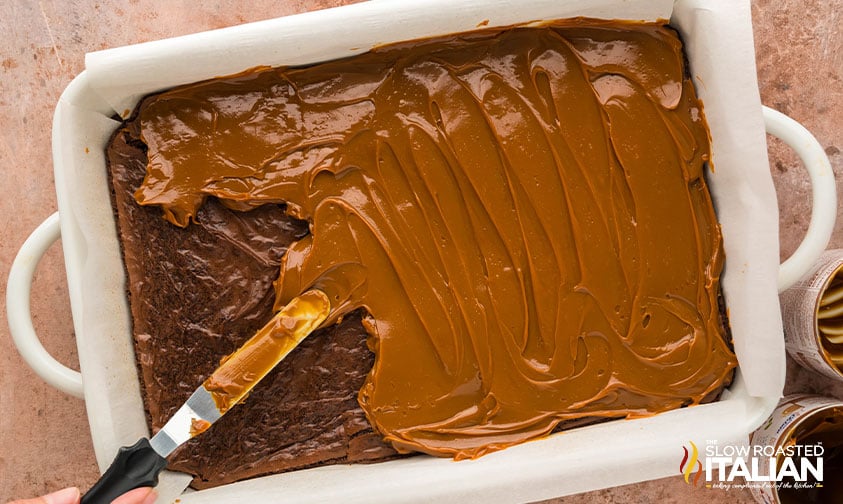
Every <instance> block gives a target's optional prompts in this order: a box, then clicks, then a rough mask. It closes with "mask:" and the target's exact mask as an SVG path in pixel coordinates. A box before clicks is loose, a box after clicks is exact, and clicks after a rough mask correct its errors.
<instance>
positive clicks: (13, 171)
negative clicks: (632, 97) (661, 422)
mask: <svg viewBox="0 0 843 504" xmlns="http://www.w3.org/2000/svg"><path fill="white" fill-rule="evenodd" d="M343 3H351V2H348V1H343V0H284V1H279V2H270V1H263V0H261V1H255V2H249V8H248V10H244V9H243V8H242V4H241V3H240V2H237V1H236V0H217V1H213V2H201V3H200V2H190V1H187V0H175V1H174V0H119V1H114V2H104V1H97V0H67V1H58V0H52V1H49V0H6V1H3V2H0V26H2V31H1V32H0V33H2V35H3V36H2V37H0V125H2V130H0V187H2V188H3V193H4V198H3V199H2V201H0V215H3V216H4V224H3V225H2V226H0V279H2V282H0V283H2V286H0V290H2V294H3V298H4V299H5V286H6V278H7V277H8V271H9V266H10V264H11V261H12V259H13V258H14V255H15V253H16V252H17V250H18V248H19V247H20V245H21V243H22V242H23V240H24V239H25V238H26V236H27V235H28V234H29V233H30V232H31V231H32V230H33V229H34V228H35V227H36V226H37V225H38V224H39V223H40V222H41V221H42V220H43V219H45V218H46V217H47V216H49V215H50V214H51V213H53V212H54V211H55V210H56V196H55V191H54V187H53V170H52V164H51V151H50V129H51V123H52V112H53V108H54V106H55V104H56V102H57V100H58V97H59V95H60V94H61V92H62V90H63V89H64V88H65V86H67V84H68V83H69V82H70V81H71V80H72V79H73V77H74V76H76V75H77V74H78V73H79V72H81V71H82V69H83V68H84V54H85V53H86V52H88V51H92V50H97V49H103V48H106V47H116V46H120V45H125V44H131V43H136V42H142V41H148V40H154V39H159V38H165V37H170V36H174V35H180V34H185V33H191V32H196V31H201V30H207V29H213V28H219V27H223V26H228V25H232V24H238V23H243V22H249V21H256V20H260V19H267V18H272V17H277V16H283V15H288V14H292V13H295V12H302V11H307V10H314V9H318V8H324V7H330V6H334V5H338V4H343ZM841 12H843V0H752V13H753V22H754V26H755V29H754V31H755V46H756V50H757V61H758V77H759V83H760V87H761V97H762V100H763V102H764V103H765V104H766V105H769V106H771V107H774V108H776V109H778V110H780V111H782V112H784V113H786V114H788V115H790V116H791V117H793V118H794V119H796V120H798V121H800V122H802V124H804V125H805V126H806V127H807V128H808V129H809V130H810V131H812V132H813V133H814V135H816V137H817V138H818V139H819V141H820V143H821V144H822V145H823V147H824V148H825V150H826V152H827V153H828V155H829V158H830V159H831V164H832V166H833V168H834V172H835V174H836V178H837V179H838V194H840V190H839V188H840V184H841V182H840V181H839V179H840V174H841V173H843V153H841V150H843V119H841V118H843V34H841V32H840V30H839V27H840V24H841V22H843V18H841V16H842V15H841ZM770 145H771V150H770V164H771V172H772V174H773V178H774V181H775V184H776V188H777V190H778V192H779V206H780V208H781V216H780V223H781V244H782V256H783V257H786V256H787V255H788V254H789V253H791V252H792V251H793V250H794V249H795V248H796V246H797V244H798V242H799V240H800V239H801V236H802V234H803V233H804V229H805V228H806V227H807V222H808V216H807V212H808V211H809V209H810V189H809V185H808V177H807V175H806V174H805V173H804V171H803V170H802V169H801V167H800V165H799V163H798V161H797V160H796V158H795V156H793V155H792V153H790V152H789V151H788V150H787V149H786V148H784V147H782V146H781V145H780V143H779V142H778V141H776V140H771V142H770ZM831 246H832V247H843V220H841V219H840V218H838V224H837V227H836V230H835V234H834V236H833V238H832V244H831ZM32 310H33V314H34V324H35V328H36V330H37V332H38V333H39V334H40V335H41V336H42V338H43V342H44V345H45V346H46V348H47V349H48V350H49V351H50V352H51V353H53V355H55V356H56V357H57V358H58V359H59V360H60V361H61V362H64V363H66V364H68V365H69V366H78V359H77V355H76V344H75V341H74V337H73V326H72V323H71V319H70V304H69V301H68V295H67V285H66V281H65V274H64V269H63V263H62V257H61V251H60V247H58V246H56V247H53V248H52V249H51V250H50V251H49V252H48V254H47V255H46V257H45V259H44V261H42V263H41V264H40V265H39V267H38V270H37V273H36V280H35V284H34V286H33V296H32ZM795 390H799V391H807V392H814V393H820V394H824V395H836V396H837V397H840V398H843V385H840V384H836V385H835V384H832V383H830V382H829V381H826V380H823V379H820V378H815V377H814V376H813V375H812V374H811V373H808V372H807V371H803V370H801V369H800V368H798V367H796V366H795V365H793V364H792V363H791V364H790V365H789V366H788V391H795ZM0 404H2V405H3V408H2V410H0V502H5V501H6V500H8V499H11V498H13V497H15V498H22V497H30V496H34V495H37V494H40V493H44V492H47V491H52V490H56V489H59V488H62V487H64V486H68V485H78V486H81V487H83V488H87V487H89V486H90V485H91V484H92V483H93V482H94V481H95V480H96V478H97V476H98V472H97V468H96V463H95V461H94V455H93V449H92V446H91V441H90V434H89V431H88V422H87V418H86V413H85V408H84V404H83V403H82V401H81V400H78V399H75V398H72V397H70V396H67V395H64V394H62V393H61V392H58V391H57V390H55V389H53V388H51V387H49V386H47V385H46V384H44V383H43V382H42V381H41V380H40V379H39V378H38V377H36V376H35V375H34V374H33V373H32V372H31V371H30V370H29V368H28V367H26V365H25V364H24V362H23V360H22V359H21V358H20V357H19V356H18V354H17V353H16V352H15V350H14V349H13V346H12V342H11V339H10V336H9V330H8V327H7V322H6V318H5V310H3V314H2V315H0ZM677 449H679V448H678V447H677ZM677 464H678V460H677ZM703 501H705V502H708V503H710V504H717V503H726V502H729V503H732V502H753V501H752V498H751V496H750V495H749V493H748V492H746V491H743V490H740V491H739V490H731V491H728V492H727V491H724V490H715V489H705V488H700V487H693V486H689V485H686V484H685V482H684V481H683V480H682V478H681V477H680V476H678V475H677V476H676V477H673V478H666V479H662V480H657V481H651V482H645V483H640V484H635V485H627V486H623V487H617V488H611V489H606V490H601V491H597V492H591V493H586V494H581V495H575V496H570V497H565V498H561V499H555V500H552V501H548V502H553V503H564V504H573V503H585V502H589V503H603V502H625V503H638V502H640V503H645V502H646V503H650V502H663V503H680V502H682V503H684V502H703Z"/></svg>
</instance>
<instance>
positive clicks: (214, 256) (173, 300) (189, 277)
mask: <svg viewBox="0 0 843 504" xmlns="http://www.w3.org/2000/svg"><path fill="white" fill-rule="evenodd" d="M108 164H109V170H110V173H111V180H112V185H113V198H114V203H115V207H116V209H117V212H116V214H117V219H118V226H119V232H120V240H121V243H122V247H123V255H124V260H125V264H126V271H127V274H128V285H127V289H128V293H129V296H130V307H131V311H132V319H133V333H134V336H135V343H136V352H137V356H138V370H139V372H140V376H141V384H142V388H143V395H144V403H145V405H146V408H147V413H148V416H149V421H150V424H151V427H152V429H153V431H156V430H157V429H159V428H160V427H161V426H163V424H164V423H165V422H166V421H167V420H168V419H169V417H170V415H172V414H173V413H174V412H175V410H176V409H178V407H179V406H181V405H182V403H184V401H185V400H186V399H187V398H188V397H189V396H190V394H191V393H192V392H193V390H195V388H196V387H197V386H199V385H200V384H201V383H202V381H203V380H204V379H205V378H207V376H208V375H209V374H211V372H212V371H213V370H214V369H215V368H216V367H217V366H218V365H219V361H220V359H221V358H222V357H223V356H225V355H228V354H229V353H231V352H233V351H234V350H235V349H236V348H237V347H238V346H239V345H240V344H241V343H242V342H243V341H245V340H246V339H248V338H249V337H251V336H252V335H253V334H254V333H255V331H257V330H258V329H259V328H260V327H261V326H263V324H264V323H265V322H266V321H268V320H269V319H270V318H271V316H272V313H273V312H272V304H273V301H274V292H273V290H272V282H273V281H274V280H275V278H276V277H277V276H278V268H279V262H280V257H281V255H282V254H283V253H284V251H285V250H286V247H287V245H288V244H289V243H290V242H292V241H294V240H296V239H297V238H300V237H301V236H303V235H304V234H305V233H306V232H307V224H306V223H304V222H302V221H298V220H296V219H293V218H291V217H288V216H286V215H285V214H284V211H283V208H282V207H280V206H278V205H265V206H263V207H261V208H259V209H256V210H253V211H250V212H245V213H243V212H237V211H232V210H229V209H227V208H225V207H224V206H223V205H221V204H220V203H219V202H216V201H209V202H208V204H207V205H205V206H204V207H203V209H202V210H201V211H200V213H199V215H198V218H197V223H196V225H193V226H190V228H188V229H181V228H177V227H175V226H172V225H170V224H168V223H167V222H165V221H163V220H162V219H161V213H160V211H159V210H157V209H155V208H150V207H141V206H138V205H137V203H136V202H135V201H134V197H133V193H134V191H135V190H136V189H137V187H138V186H139V185H140V183H141V181H142V180H143V176H144V173H145V169H146V152H145V149H144V147H143V145H142V144H141V143H140V142H139V141H138V130H137V128H136V127H135V123H133V122H129V123H127V124H126V125H125V126H124V127H123V128H121V129H120V130H119V131H118V132H117V133H116V134H115V136H114V138H113V140H112V144H111V148H110V149H109V151H108ZM365 338H366V333H365V331H364V330H363V327H362V325H361V324H360V314H359V313H354V314H351V315H349V316H347V317H345V319H344V320H343V322H342V323H340V324H337V325H335V326H331V327H328V328H326V329H323V330H321V331H318V332H317V333H315V334H313V335H312V336H311V337H309V338H308V339H306V340H305V341H304V342H303V343H302V344H301V345H300V346H299V347H298V348H297V349H295V350H294V351H293V352H292V353H291V354H290V355H289V356H288V357H287V359H286V360H285V361H284V365H283V366H279V367H278V368H276V369H275V370H274V371H273V372H272V373H271V374H270V375H269V376H267V377H266V378H265V379H264V380H263V381H262V382H261V383H260V384H259V385H258V386H257V387H256V388H255V389H254V390H253V391H252V393H251V395H250V396H249V397H248V398H246V400H245V401H244V402H243V404H241V405H239V406H238V407H236V408H234V409H233V410H232V411H231V412H229V413H228V414H226V415H225V416H224V417H223V418H222V419H220V420H219V421H218V422H216V423H215V424H214V427H213V429H211V430H209V431H208V432H207V433H204V434H203V435H202V436H200V437H197V438H195V439H193V440H191V441H189V442H188V443H187V444H185V445H184V447H182V448H180V449H179V450H178V451H177V452H176V453H174V454H173V456H172V457H171V458H170V465H169V468H170V469H172V470H176V471H184V472H187V473H190V474H193V475H195V478H194V480H193V484H192V486H194V487H195V488H205V487H209V486H216V485H220V484H225V483H229V482H233V481H236V480H240V479H245V478H249V477H254V476H259V475H262V474H267V473H274V472H281V471H286V470H291V469H299V468H304V467H310V466H314V465H321V464H326V463H336V462H358V461H370V460H380V459H384V458H389V457H391V456H394V455H395V452H394V451H393V450H392V449H391V448H389V447H388V446H387V445H385V444H384V443H383V442H382V441H381V440H380V437H379V436H378V435H377V434H376V433H375V432H374V431H373V430H372V428H371V427H370V426H369V423H368V422H367V420H366V418H365V415H364V414H363V412H362V410H361V409H360V407H359V405H358V404H357V391H358V390H359V388H360V386H361V385H362V384H363V381H364V379H365V376H366V374H367V373H368V371H369V369H370V368H371V366H372V361H373V355H372V353H371V352H370V351H369V350H368V348H367V347H366V344H365Z"/></svg>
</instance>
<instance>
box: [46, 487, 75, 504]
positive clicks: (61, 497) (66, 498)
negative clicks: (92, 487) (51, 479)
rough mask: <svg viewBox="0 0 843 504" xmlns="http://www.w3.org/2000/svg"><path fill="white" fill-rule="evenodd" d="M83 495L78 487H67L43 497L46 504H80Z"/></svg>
mask: <svg viewBox="0 0 843 504" xmlns="http://www.w3.org/2000/svg"><path fill="white" fill-rule="evenodd" d="M81 497H82V495H81V494H80V492H79V489H78V488H76V487H67V488H63V489H61V490H58V491H55V492H53V493H50V494H47V495H45V496H43V497H41V500H42V501H44V504H78V503H79V499H81Z"/></svg>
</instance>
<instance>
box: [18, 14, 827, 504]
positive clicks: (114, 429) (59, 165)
mask: <svg viewBox="0 0 843 504" xmlns="http://www.w3.org/2000/svg"><path fill="white" fill-rule="evenodd" d="M726 4H728V5H726ZM575 16H589V17H600V18H608V19H612V18H621V19H657V18H664V19H670V22H671V24H672V25H673V26H674V27H675V28H677V29H678V30H679V31H680V33H681V34H682V37H683V39H684V41H685V44H686V52H687V54H688V57H689V61H690V65H691V72H692V75H693V78H694V81H695V84H696V85H697V89H698V93H699V95H700V97H701V99H702V100H703V102H704V105H705V110H706V115H707V118H708V121H709V125H710V129H711V135H712V149H713V163H714V166H715V171H714V172H713V173H711V174H710V176H709V182H710V187H711V189H712V194H713V196H714V199H715V204H716V208H717V213H718V217H719V219H720V221H721V224H722V227H723V236H724V245H725V249H726V257H727V262H726V269H725V272H724V275H723V289H724V296H725V299H726V302H727V305H728V308H729V313H730V323H731V325H732V331H733V337H734V340H735V347H736V353H737V355H738V360H739V370H738V372H737V375H736V377H735V380H734V383H733V384H732V385H731V387H730V388H729V389H728V390H727V391H726V392H724V394H723V397H722V398H721V400H719V401H718V402H716V403H712V404H707V405H703V406H697V407H692V408H685V409H681V410H676V411H671V412H667V413H664V414H660V415H657V416H654V417H650V418H643V419H637V420H622V421H614V422H609V423H604V424H600V425H595V426H590V427H585V428H581V429H575V430H572V431H568V432H565V433H560V434H556V435H553V436H550V437H548V438H546V439H543V440H540V441H534V442H530V443H526V444H523V445H520V446H515V447H512V448H509V449H506V450H503V451H501V452H497V453H493V454H491V455H487V456H485V457H482V458H480V459H478V460H474V461H462V462H453V461H450V460H445V459H437V458H432V457H426V456H419V457H413V458H409V459H403V460H396V461H389V462H384V463H379V464H373V465H356V466H347V465H336V466H327V467H320V468H315V469H309V470H304V471H295V472H291V473H286V474H281V475H274V476H268V477H264V478H257V479H254V480H249V481H244V482H240V483H236V484H232V485H225V486H223V487H219V488H215V489H211V490H206V491H202V492H185V493H183V491H184V488H185V486H186V484H187V482H188V481H189V477H186V476H185V475H181V474H176V473H166V472H165V473H164V474H163V475H162V479H161V485H160V486H159V491H160V494H161V497H162V499H161V500H162V501H164V502H170V501H172V500H173V499H175V498H176V497H178V498H179V499H180V500H181V502H183V503H185V504H189V503H210V502H232V503H238V502H243V503H259V502H277V501H278V500H279V499H281V498H282V496H283V499H284V500H288V501H290V502H330V501H338V500H341V501H343V502H411V501H422V502H429V501H432V500H434V499H436V500H438V501H443V502H527V501H534V500H540V499H545V498H550V497H553V496H559V495H565V494H571V493H577V492H583V491H588V490H594V489H598V488H604V487H609V486H616V485H621V484H627V483H632V482H636V481H642V480H647V479H654V478H660V477H665V476H669V475H672V474H678V473H677V467H678V466H679V462H680V460H681V456H682V446H683V445H684V444H686V443H687V442H688V441H696V442H697V443H698V444H699V443H703V442H707V441H715V440H716V441H717V442H719V443H734V442H743V441H744V440H745V439H746V435H747V434H748V433H749V432H750V431H752V430H753V429H755V428H756V427H757V426H758V425H759V424H760V423H761V422H762V421H763V420H764V419H765V418H766V417H767V416H768V415H769V414H770V412H771V411H772V409H773V407H774V406H775V404H776V402H777V401H778V398H779V397H780V396H781V392H782V388H783V383H784V347H783V343H782V328H781V318H780V314H779V305H778V296H777V288H778V289H782V288H784V287H786V286H787V285H789V284H791V283H792V282H794V281H796V280H797V279H798V278H799V277H800V276H802V274H803V273H804V272H805V271H806V270H807V268H808V267H809V266H810V264H811V263H812V262H813V261H814V260H815V259H816V258H817V257H818V256H819V254H820V252H821V251H822V250H823V249H824V248H825V246H826V245H827V243H828V239H829V237H830V235H831V231H832V228H833V225H834V218H835V214H836V212H835V210H836V195H835V189H834V182H833V180H834V179H833V175H832V173H831V167H830V165H829V163H828V159H827V158H826V157H825V153H824V152H823V150H822V148H820V146H819V144H818V143H817V142H816V140H814V139H813V137H812V136H811V135H810V133H808V132H807V131H806V130H805V129H804V128H802V127H801V126H799V125H798V124H797V123H795V122H793V121H792V120H789V119H788V118H786V117H784V116H782V115H781V114H779V113H777V112H774V111H772V110H769V109H764V108H762V106H761V103H760V98H759V95H758V87H757V82H756V78H755V63H754V51H753V46H752V31H751V24H750V15H749V2H748V0H741V1H734V2H705V1H702V0H676V1H675V2H674V1H673V0H591V1H575V0H568V1H563V0H528V1H518V0H486V1H482V0H413V1H401V2H390V1H378V2H369V3H364V4H355V5H351V6H347V7H342V8H339V9H330V10H325V11H318V12H313V13H308V14H304V15H298V16H292V17H288V18H281V19H276V20H270V21H265V22H260V23H253V24H250V25H244V26H241V27H234V28H228V29H225V30H218V31H215V32H209V33H204V34H197V35H191V36H187V37H180V38H178V39H171V40H166V41H159V42H154V43H150V44H142V45H139V46H134V47H129V48H120V49H116V50H110V51H104V52H100V53H94V54H92V55H89V57H88V59H87V60H86V67H87V69H86V71H85V72H83V73H82V74H80V75H79V76H78V77H77V78H76V79H75V80H74V81H73V82H72V83H71V84H70V85H69V86H68V88H67V89H66V90H65V92H64V94H63V95H62V96H61V99H60V100H59V103H58V106H57V108H56V114H55V121H54V127H53V156H54V165H55V183H56V191H57V196H58V204H59V212H58V213H57V214H56V215H53V216H51V217H50V218H49V219H47V220H46V221H45V222H44V223H43V224H42V225H41V226H40V227H39V228H37V229H36V230H35V231H34V232H33V233H32V235H31V236H30V238H29V239H28V240H27V241H26V243H25V244H24V245H23V247H22V248H21V250H20V253H19V254H18V256H17V258H16V260H15V262H14V264H13V266H12V268H11V271H10V274H9V285H8V292H7V311H8V315H9V323H10V326H11V330H12V336H13V338H14V341H15V343H16V345H17V346H18V349H19V350H20V352H21V354H22V355H23V356H24V358H25V360H26V361H27V362H28V363H29V365H30V366H32V368H33V369H34V370H35V371H36V372H37V373H38V374H39V375H40V376H41V377H43V378H44V379H45V380H46V381H47V382H49V383H50V384H52V385H54V386H56V387H58V388H59V389H61V390H64V391H66V392H67V393H69V394H73V395H76V396H79V397H84V398H85V401H86V406H87V410H88V416H89V419H90V424H91V435H92V438H93V444H94V448H95V451H96V455H97V460H98V462H99V464H100V467H101V468H104V467H106V466H107V465H108V464H109V463H110V461H111V460H112V458H113V456H114V453H115V451H116V450H117V448H118V447H119V446H121V445H127V444H131V443H133V442H134V441H136V440H137V438H138V437H140V436H146V435H148V434H149V433H148V430H147V427H146V424H145V418H144V413H143V405H142V402H141V397H140V389H139V385H138V378H137V373H136V370H135V366H134V353H133V347H132V337H131V331H130V315H129V312H128V307H127V303H126V299H125V293H124V277H123V267H122V264H121V257H120V251H119V245H118V243H117V239H116V231H115V225H114V221H113V216H112V210H111V203H110V198H109V191H108V186H107V182H106V180H105V160H104V154H103V151H104V147H105V144H106V142H107V139H108V137H109V135H110V134H111V132H112V131H113V130H114V128H115V127H116V126H117V125H118V124H119V123H118V122H117V121H115V120H114V119H112V117H113V116H114V114H115V112H117V113H119V114H121V115H125V113H127V111H128V110H130V109H131V108H132V107H133V106H134V104H135V103H136V102H137V99H138V98H139V97H140V96H142V95H144V94H146V93H149V92H152V91H155V90H159V89H163V88H166V87H170V86H173V85H177V84H182V83H187V82H192V81H197V80H201V79H204V78H209V77H213V76H216V75H225V74H230V73H234V72H237V71H240V70H243V69H245V68H249V67H253V66H257V65H273V66H279V65H298V64H304V63H312V62H317V61H324V60H327V59H333V58H337V57H341V56H347V55H350V54H354V53H359V52H363V51H365V50H366V49H367V48H370V47H373V46H376V45H379V44H383V43H388V42H394V41H400V40H410V39H416V38H422V37H425V36H431V35H437V34H445V33H456V32H460V31H466V30H471V29H474V28H475V27H476V26H478V25H480V24H486V25H488V26H508V25H514V24H519V23H526V22H536V21H537V20H552V19H561V18H568V17H575ZM727 41H728V42H727ZM765 126H766V131H767V132H768V133H771V134H773V135H775V136H778V137H780V138H782V139H783V140H785V141H786V142H787V143H788V144H790V145H791V146H792V147H793V148H794V149H795V150H796V151H797V153H798V154H799V155H800V157H801V158H802V160H803V163H804V164H805V166H806V168H807V169H808V171H809V173H810V176H811V181H812V187H813V214H812V217H811V224H810V226H809V228H808V231H807V233H806V237H805V240H804V242H803V243H802V245H801V246H800V247H799V249H798V250H797V252H796V253H795V254H794V255H793V256H792V257H791V258H790V259H789V260H788V261H786V263H785V264H783V265H781V267H779V264H778V256H779V247H778V219H777V208H776V199H775V194H774V192H773V191H774V190H773V185H772V179H771V177H770V173H769V168H768V164H767V156H766V141H765V133H764V130H765ZM59 235H61V237H62V245H63V249H64V255H65V263H66V268H67V278H68V287H69V291H70V297H71V308H72V314H73V319H74V327H75V330H76V335H77V343H78V348H79V360H80V366H81V374H80V373H79V372H76V371H73V370H70V369H67V368H65V367H64V366H62V365H61V364H59V363H58V362H57V361H55V360H54V359H53V358H52V357H51V356H50V355H49V354H48V353H47V352H46V351H45V350H44V348H43V346H41V344H40V343H39V341H38V339H37V337H36V335H35V333H34V330H33V328H32V323H31V320H30V314H29V293H30V287H31V281H32V274H33V272H34V269H35V265H36V264H37V262H38V260H39V258H40V257H41V255H42V254H43V252H44V251H45V250H46V249H47V248H48V247H49V245H50V244H51V243H53V242H54V241H55V240H56V239H58V237H59ZM220 456H225V454H220Z"/></svg>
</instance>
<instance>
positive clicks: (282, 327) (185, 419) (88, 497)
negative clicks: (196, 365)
mask: <svg viewBox="0 0 843 504" xmlns="http://www.w3.org/2000/svg"><path fill="white" fill-rule="evenodd" d="M330 311H331V306H330V302H329V301H328V296H326V295H325V293H323V292H322V291H319V290H309V291H307V292H305V293H304V294H302V295H301V296H299V297H297V298H295V299H293V300H292V301H290V303H289V304H288V305H287V306H285V307H284V308H282V309H281V311H279V312H278V313H277V314H276V315H275V316H274V317H273V318H272V320H270V321H269V323H267V324H266V325H265V326H264V327H263V328H262V329H261V330H260V331H258V332H257V334H255V335H254V336H252V338H251V339H249V340H248V341H247V342H246V343H244V344H243V346H241V347H240V348H239V349H238V350H237V351H236V352H234V353H233V354H231V355H229V356H228V357H226V358H224V359H223V361H222V363H221V364H220V367H218V368H217V370H216V371H214V372H213V374H211V376H210V377H208V379H207V380H205V381H204V382H203V383H202V385H200V386H199V388H197V389H196V391H195V392H193V395H191V396H190V398H189V399H188V400H187V402H186V403H184V405H182V407H181V408H179V409H178V411H176V413H175V414H174V415H173V416H172V417H171V418H170V419H169V420H168V421H167V423H166V424H164V427H163V428H162V429H161V430H160V431H158V433H156V434H155V435H154V436H152V439H146V438H141V439H140V440H139V441H138V442H137V443H135V444H133V445H132V446H124V447H122V448H120V450H119V451H118V452H117V456H116V457H115V458H114V462H112V463H111V466H110V467H109V468H108V470H107V471H106V472H105V474H103V475H102V477H101V478H100V479H99V481H97V483H96V484H95V485H94V486H93V487H91V489H90V490H88V492H87V493H86V494H85V495H83V496H82V504H110V503H111V501H112V500H114V499H116V498H117V497H119V496H120V495H122V494H124V493H126V492H128V491H129V490H132V489H135V488H139V487H144V486H155V485H157V484H158V474H159V473H160V472H161V471H162V470H163V469H164V468H165V467H166V466H167V456H169V455H170V454H171V453H172V452H173V450H175V449H176V448H178V447H179V446H180V445H181V444H182V443H184V442H185V441H187V440H188V439H190V438H192V437H194V436H197V435H199V434H201V433H202V432H204V431H205V430H207V429H208V427H210V426H211V425H212V424H213V423H214V422H216V421H217V420H218V419H219V418H220V417H222V416H223V415H224V414H225V413H226V412H227V411H228V410H229V409H231V407H232V406H234V405H235V404H237V403H238V402H239V401H240V400H242V399H243V398H244V397H246V395H248V393H249V391H250V390H252V388H253V387H254V386H255V385H256V384H257V383H258V382H259V381H261V379H263V377H264V376H266V375H267V374H268V373H269V372H270V371H271V370H272V368H274V367H275V366H276V365H277V364H278V363H279V362H281V360H283V359H284V357H286V356H287V354H289V353H290V351H292V350H293V349H294V348H295V347H296V346H298V344H299V343H301V342H302V341H303V340H304V339H305V338H306V337H307V336H308V335H309V334H310V333H311V332H312V331H313V330H314V329H316V328H317V327H319V325H320V324H321V323H322V322H323V321H324V320H325V318H327V316H328V313H329V312H330Z"/></svg>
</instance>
